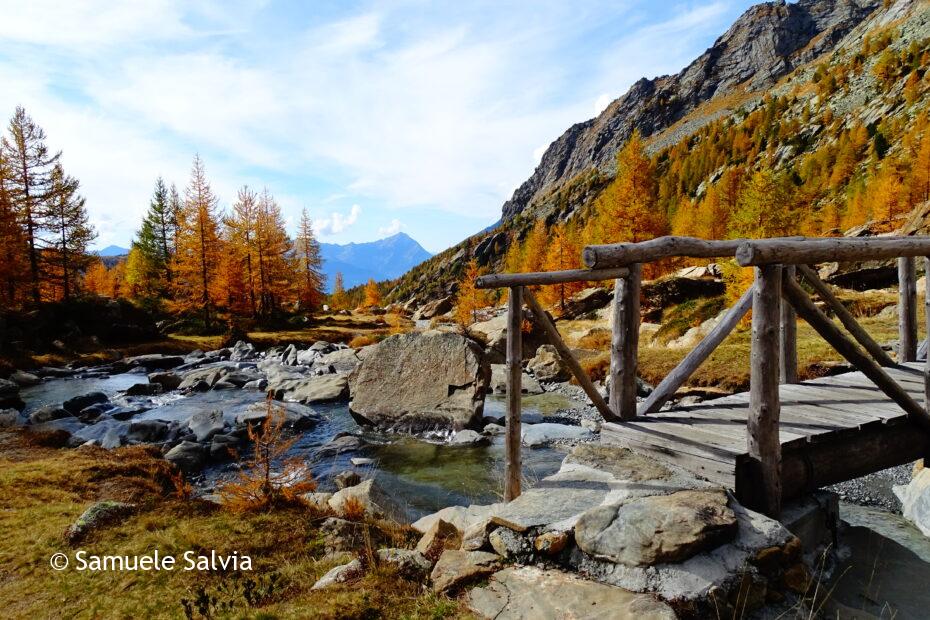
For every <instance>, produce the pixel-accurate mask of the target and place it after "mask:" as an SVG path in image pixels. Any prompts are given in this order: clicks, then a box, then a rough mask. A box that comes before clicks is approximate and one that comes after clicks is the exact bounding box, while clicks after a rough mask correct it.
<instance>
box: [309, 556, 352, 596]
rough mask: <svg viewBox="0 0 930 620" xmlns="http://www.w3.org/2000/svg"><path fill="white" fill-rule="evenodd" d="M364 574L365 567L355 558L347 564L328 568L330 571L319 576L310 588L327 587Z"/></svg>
mask: <svg viewBox="0 0 930 620" xmlns="http://www.w3.org/2000/svg"><path fill="white" fill-rule="evenodd" d="M364 574H365V569H364V568H363V567H362V563H361V562H359V561H358V560H357V559H356V560H352V561H351V562H349V563H348V564H343V565H342V566H337V567H335V568H333V569H330V571H329V572H328V573H326V574H325V575H323V576H322V577H320V578H319V579H318V580H317V582H316V583H315V584H313V587H311V588H310V589H311V590H322V589H323V588H328V587H330V586H334V585H336V584H338V583H346V582H347V581H352V580H354V579H358V578H360V577H361V576H362V575H364Z"/></svg>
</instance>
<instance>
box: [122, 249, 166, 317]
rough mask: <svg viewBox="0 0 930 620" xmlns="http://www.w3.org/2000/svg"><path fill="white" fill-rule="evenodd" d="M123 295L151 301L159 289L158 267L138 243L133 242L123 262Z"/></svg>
mask: <svg viewBox="0 0 930 620" xmlns="http://www.w3.org/2000/svg"><path fill="white" fill-rule="evenodd" d="M123 270H124V271H123V286H124V288H123V296H124V297H128V298H129V299H134V300H139V301H147V302H148V301H153V300H154V299H155V298H157V296H158V294H159V290H160V288H161V287H160V285H159V284H160V283H159V282H158V276H159V268H158V265H155V264H153V263H152V261H151V259H150V258H149V256H148V255H147V254H146V252H145V251H144V250H143V249H142V247H141V246H140V245H139V244H138V243H133V244H132V247H131V248H130V249H129V256H127V257H126V262H125V263H124V264H123Z"/></svg>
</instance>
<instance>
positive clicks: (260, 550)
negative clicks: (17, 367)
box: [0, 431, 465, 618]
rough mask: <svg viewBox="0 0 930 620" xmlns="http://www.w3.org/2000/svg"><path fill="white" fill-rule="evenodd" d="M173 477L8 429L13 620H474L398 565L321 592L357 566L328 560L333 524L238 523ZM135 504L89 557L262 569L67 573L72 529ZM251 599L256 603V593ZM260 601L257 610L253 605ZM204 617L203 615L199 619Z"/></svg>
mask: <svg viewBox="0 0 930 620" xmlns="http://www.w3.org/2000/svg"><path fill="white" fill-rule="evenodd" d="M171 471H172V470H171V468H170V467H169V466H168V465H167V463H166V462H165V461H163V460H161V459H158V458H155V457H154V456H153V454H152V453H151V452H150V451H149V450H147V449H143V448H121V449H118V450H113V451H109V452H108V451H105V450H102V449H97V448H91V449H84V448H81V449H77V450H60V449H52V448H46V447H41V446H35V445H32V444H30V443H28V442H26V441H24V439H23V434H22V433H21V432H18V431H0V496H2V497H3V498H4V501H3V509H2V510H0V527H2V529H3V531H4V532H5V533H6V535H5V536H3V537H2V539H0V600H2V601H4V603H5V606H4V617H8V618H45V617H51V616H54V617H59V616H62V615H64V616H68V617H75V618H99V617H105V618H178V617H182V618H183V617H184V610H183V607H182V603H181V601H182V600H183V599H186V600H188V601H194V600H196V599H197V598H198V597H207V598H210V597H212V598H213V599H215V601H216V608H217V609H219V608H222V609H224V610H225V611H224V612H223V613H215V614H214V616H215V617H236V618H259V617H263V618H305V617H308V616H312V617H314V618H364V617H371V618H373V617H387V618H444V617H464V616H465V614H464V612H463V611H462V609H461V607H460V605H459V604H458V603H457V602H456V601H453V600H450V599H448V598H445V597H437V596H434V595H432V594H429V593H425V592H424V590H423V588H422V584H421V583H418V582H413V581H409V580H407V579H405V578H403V577H401V576H399V575H397V574H395V573H394V572H393V571H391V570H390V569H389V568H386V567H375V568H373V569H372V570H371V571H370V572H369V573H368V574H367V575H366V576H365V577H363V578H362V579H361V580H359V581H357V582H355V583H352V584H345V585H340V586H335V587H333V588H331V589H327V590H322V591H311V590H310V587H311V586H312V585H313V583H314V582H315V581H316V579H317V578H318V577H320V576H321V575H323V574H324V573H325V572H326V571H327V570H329V569H330V568H332V567H333V566H334V565H336V564H339V563H342V562H344V561H345V558H325V557H324V544H323V541H322V538H321V536H320V534H319V530H318V526H319V524H320V519H321V517H320V516H319V515H317V514H316V513H313V512H312V511H309V510H307V509H305V508H296V507H293V508H286V509H281V510H273V511H265V512H259V513H254V512H253V513H245V514H233V513H231V512H229V511H226V510H222V509H219V508H217V507H216V506H214V505H212V504H207V503H204V502H199V501H196V500H194V501H193V502H181V501H178V500H176V499H174V498H173V497H172V496H173V493H174V487H173V485H172V483H171V480H170V474H171ZM103 499H114V500H120V501H128V502H133V503H135V504H137V506H138V508H137V510H136V511H135V512H134V513H133V514H132V515H131V516H128V517H126V518H124V519H123V520H121V521H117V522H115V523H113V524H111V525H109V526H107V527H105V528H101V529H98V530H97V531H94V532H92V533H91V534H90V535H89V536H88V537H87V538H86V539H85V540H84V542H83V543H82V545H81V548H82V549H84V550H86V551H87V552H88V553H95V554H110V555H140V554H146V553H151V552H153V551H154V550H155V549H158V550H159V552H160V554H162V555H163V556H164V555H166V554H170V555H175V556H179V557H181V556H183V553H184V552H185V551H189V550H193V551H195V552H198V553H200V552H204V551H206V552H209V550H213V549H215V550H216V551H217V552H219V553H227V554H229V553H232V552H233V551H238V552H239V554H240V556H241V555H249V556H250V557H251V558H252V562H253V570H252V571H250V572H244V571H243V572H239V571H226V572H223V571H205V572H197V571H194V572H188V571H184V570H177V569H176V570H173V571H160V572H141V571H140V572H97V573H92V572H88V571H76V570H72V569H68V570H63V571H59V572H55V571H53V570H51V568H50V567H49V563H48V562H49V558H50V557H51V555H52V554H54V553H57V552H64V553H68V554H72V558H73V553H74V551H75V550H74V549H70V548H69V547H68V546H67V544H66V543H65V542H64V539H63V537H62V533H63V532H64V530H65V528H66V527H67V526H68V525H69V524H71V523H73V522H74V521H75V519H77V517H78V516H79V515H80V514H81V513H82V512H83V511H84V510H85V509H86V508H87V507H88V506H89V505H90V504H92V503H93V502H95V501H99V500H103ZM246 593H249V594H246ZM250 601H251V602H250ZM195 617H200V616H199V615H196V613H195Z"/></svg>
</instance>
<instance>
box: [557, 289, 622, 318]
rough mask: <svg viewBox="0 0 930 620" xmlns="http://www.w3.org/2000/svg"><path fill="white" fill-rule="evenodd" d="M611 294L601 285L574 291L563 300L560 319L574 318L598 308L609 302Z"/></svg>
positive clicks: (611, 297)
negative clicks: (563, 304) (563, 306)
mask: <svg viewBox="0 0 930 620" xmlns="http://www.w3.org/2000/svg"><path fill="white" fill-rule="evenodd" d="M611 299H613V294H612V293H610V292H608V291H607V289H604V288H601V287H591V288H586V289H585V290H583V291H581V292H579V293H575V294H574V295H572V296H571V297H569V298H568V299H567V300H566V301H565V309H564V310H563V311H562V314H561V315H560V316H559V318H560V319H575V318H578V317H580V316H582V315H584V314H588V313H589V312H594V311H595V310H600V309H601V308H603V307H604V306H606V305H607V304H609V303H610V300H611Z"/></svg>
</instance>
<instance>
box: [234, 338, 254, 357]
mask: <svg viewBox="0 0 930 620" xmlns="http://www.w3.org/2000/svg"><path fill="white" fill-rule="evenodd" d="M256 356H257V353H256V351H255V345H253V344H252V343H251V342H243V341H242V340H240V341H238V342H237V343H236V344H235V345H233V347H232V349H230V352H229V359H230V361H233V362H241V361H245V360H250V359H254V358H255V357H256Z"/></svg>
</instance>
